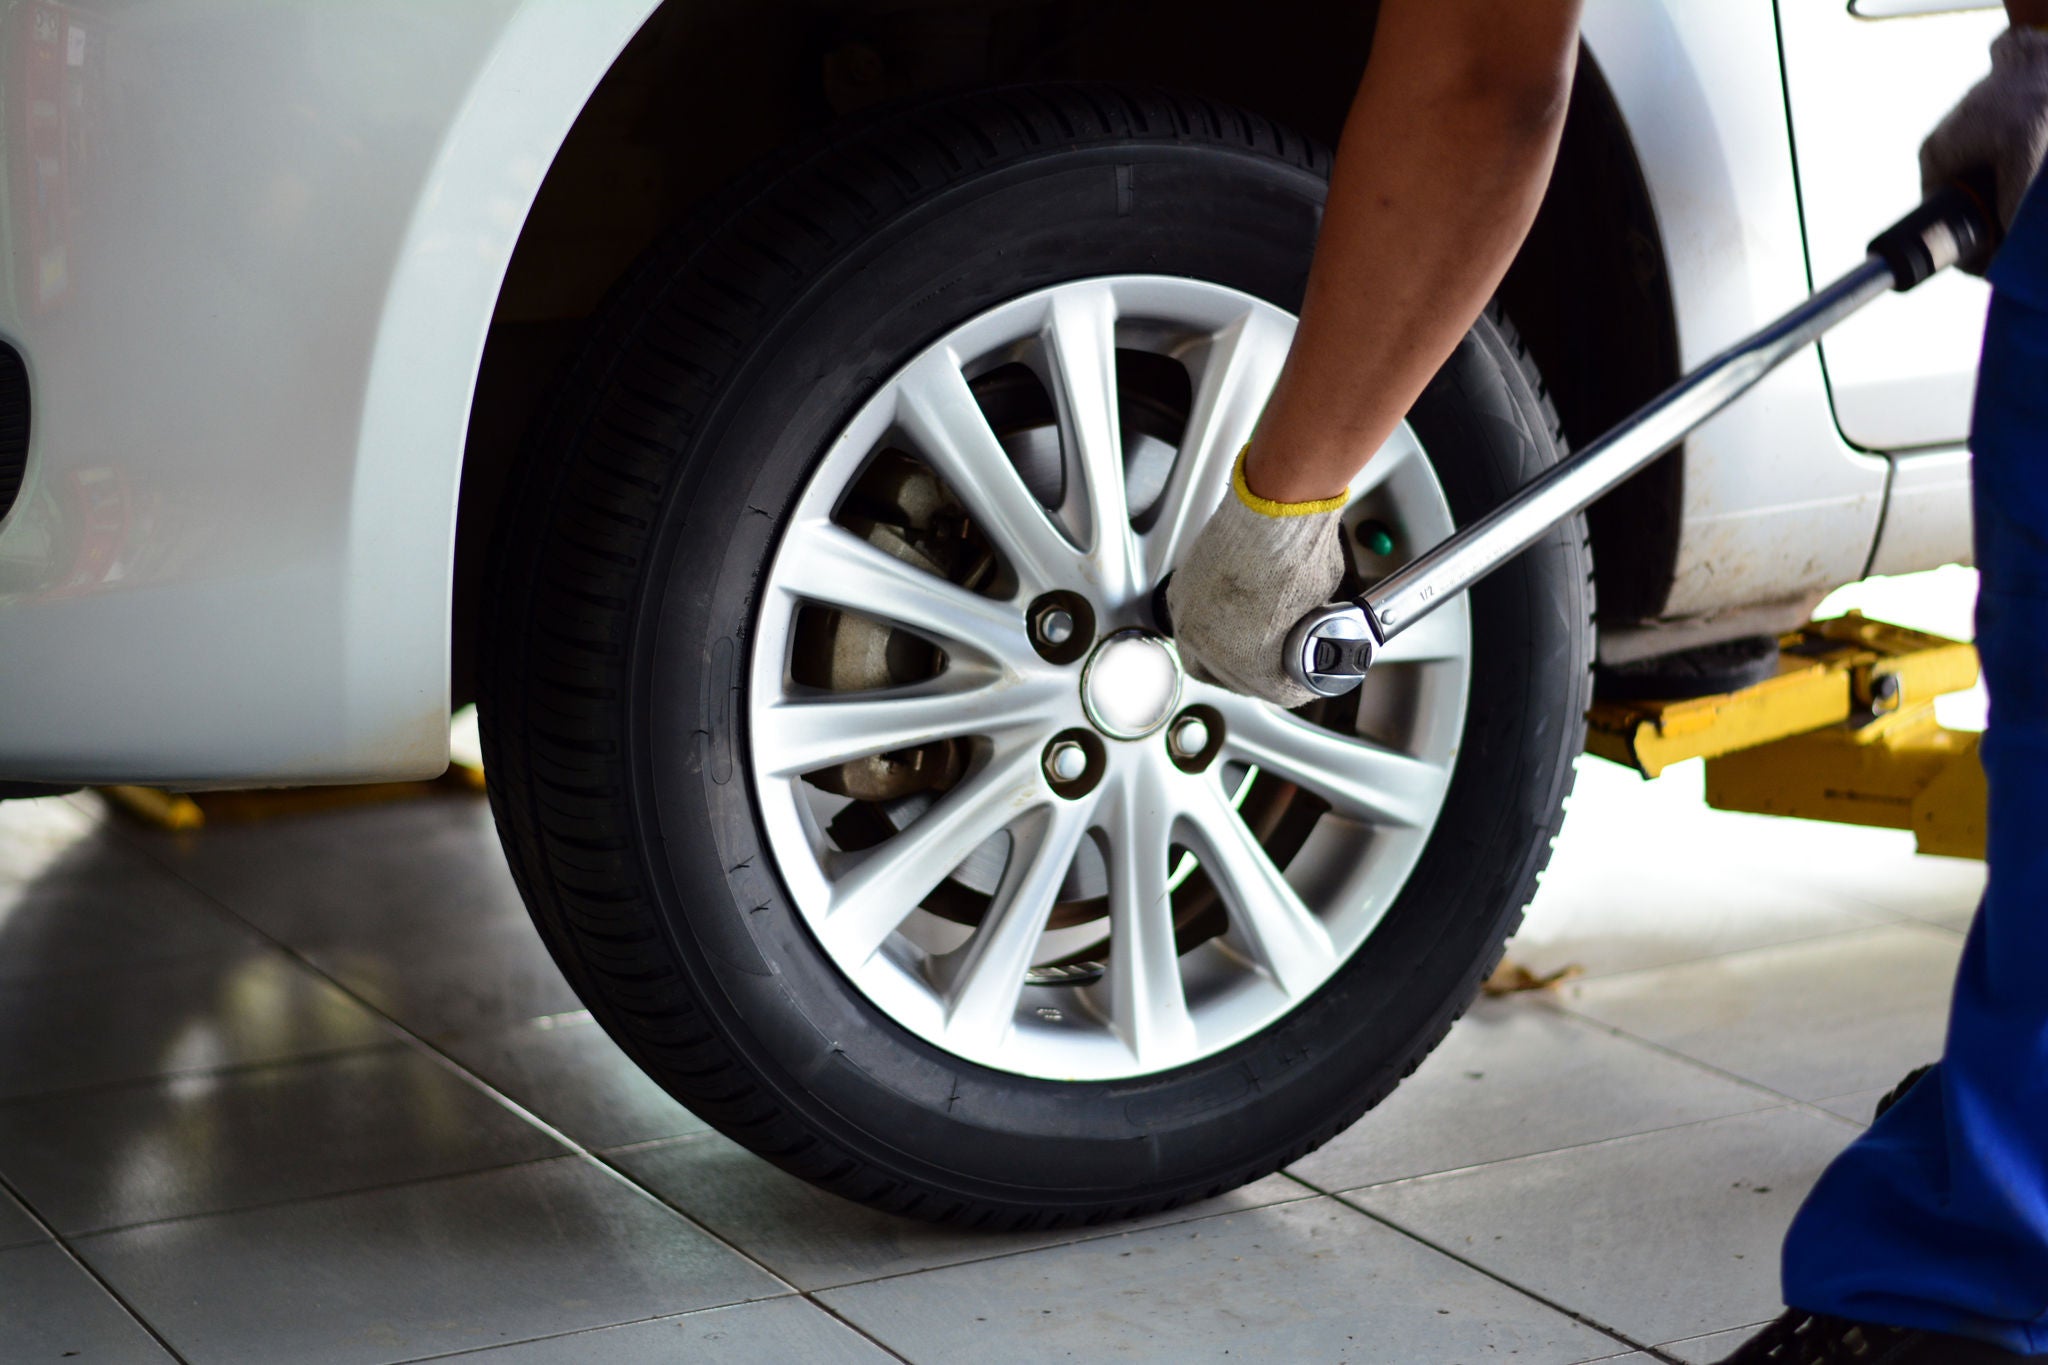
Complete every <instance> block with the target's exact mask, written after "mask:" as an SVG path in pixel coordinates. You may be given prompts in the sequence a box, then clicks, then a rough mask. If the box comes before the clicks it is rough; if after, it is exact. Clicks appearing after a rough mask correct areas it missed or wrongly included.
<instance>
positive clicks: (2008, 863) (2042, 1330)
mask: <svg viewBox="0 0 2048 1365" xmlns="http://www.w3.org/2000/svg"><path fill="white" fill-rule="evenodd" d="M1581 2H1582V0H1521V3H1518V4H1514V5H1501V4H1496V3H1490V0H1383V3H1382V4H1381V6H1380V13H1379V19H1378V26H1377V28H1376V30H1375V33H1374V38H1373V48H1372V55H1371V59H1370V61H1369V62H1368V65H1367V69H1366V73H1365V78H1364V81H1363V83H1362V84H1361V85H1360V87H1359V92H1358V97H1357V100H1356V102H1355V103H1354V104H1353V106H1352V110H1351V115H1350V118H1349V120H1348V121H1347V123H1346V125H1345V129H1344V135H1343V141H1342V147H1341V149H1340V151H1339V154H1338V157H1337V162H1336V166H1335V170H1334V174H1333V175H1332V178H1331V184H1330V198H1329V204H1328V207H1327V209H1326V211H1325V217H1324V220H1323V230H1322V237H1321V241H1320V244H1319V245H1318V248H1317V253H1316V258H1315V262H1314V265H1313V268H1312V269H1311V271H1310V274H1309V280H1308V289H1307V295H1306V297H1305V299H1304V300H1303V304H1302V310H1301V323H1300V328H1299V330H1298V331H1297V333H1296V335H1295V342H1294V347H1293V350H1292V351H1291V352H1290V353H1289V355H1288V358H1287V363H1286V366H1285V368H1284V370H1283V371H1282V373H1281V376H1280V380H1279V382H1278V384H1277V385H1276V387H1275V389H1274V392H1273V397H1272V400H1271V402H1270V404H1269V405H1268V407H1267V409H1266V412H1265V415H1264V417H1263V418H1262V419H1261V420H1260V423H1259V427H1258V430H1257V432H1256V433H1255V434H1254V436H1253V438H1252V441H1251V443H1250V444H1249V445H1248V446H1247V447H1246V448H1245V451H1244V452H1243V453H1241V454H1240V455H1239V457H1238V463H1237V466H1236V468H1235V469H1234V470H1233V472H1232V476H1231V485H1232V490H1233V491H1232V493H1230V494H1226V495H1225V497H1224V498H1223V501H1222V505H1221V506H1219V507H1218V509H1217V510H1216V513H1215V515H1214V516H1213V517H1212V518H1211V519H1210V521H1209V522H1208V524H1207V525H1206V526H1205V527H1204V528H1203V530H1202V532H1201V534H1200V535H1199V536H1198V537H1197V538H1196V540H1195V543H1194V544H1193V546H1192V547H1190V550H1189V553H1188V556H1187V559H1186V562H1185V563H1183V564H1182V565H1181V566H1180V567H1179V569H1178V570H1177V571H1176V573H1175V574H1174V577H1173V579H1172V581H1171V583H1170V584H1169V586H1168V590H1167V598H1168V606H1169V610H1170V611H1171V614H1172V618H1173V624H1174V629H1175V634H1176V637H1177V640H1178V643H1179V647H1180V650H1181V653H1182V657H1183V658H1184V659H1185V661H1186V663H1187V667H1188V670H1189V672H1191V673H1193V674H1194V675H1195V676H1197V677H1202V678H1206V679H1208V680H1210V681H1213V682H1216V683H1219V684H1221V685H1223V686H1226V687H1229V688H1232V689H1233V690H1236V691H1239V692H1243V693H1247V694H1250V695H1254V696H1259V697H1264V698H1266V699H1267V700H1270V701H1273V702H1277V703H1279V704H1280V705H1283V706H1298V705H1301V704H1302V703H1304V702H1307V701H1309V700H1310V699H1311V698H1310V694H1309V693H1308V692H1307V691H1306V689H1303V688H1301V687H1300V686H1299V685H1298V684H1296V683H1293V682H1292V681H1290V680H1289V679H1288V678H1287V677H1286V676H1285V674H1284V673H1283V672H1282V670H1281V658H1282V642H1283V640H1284V639H1285V637H1286V634H1287V631H1288V629H1289V628H1290V627H1291V626H1292V625H1293V624H1294V622H1295V621H1297V620H1298V619H1300V617H1301V616H1302V615H1303V614H1304V613H1305V612H1307V611H1308V610H1310V609H1311V608H1314V607H1317V606H1320V605H1322V604H1323V603H1325V602H1328V601H1329V600H1331V598H1332V597H1333V596H1334V595H1335V593H1336V590H1337V586H1338V580H1339V578H1340V577H1341V575H1342V573H1343V568H1344V560H1343V550H1342V549H1341V547H1340V545H1339V527H1338V517H1339V514H1340V511H1341V509H1342V508H1343V505H1344V501H1345V490H1346V489H1347V488H1348V486H1349V485H1350V483H1351V480H1352V478H1353V477H1354V476H1355V475H1356V474H1357V473H1358V471H1359V470H1360V469H1362V468H1363V467H1364V465H1365V462H1366V459H1367V458H1369V455H1370V452H1373V451H1376V450H1378V449H1379V447H1380V446H1381V445H1382V444H1383V443H1384V442H1385V441H1386V440H1387V438H1388V437H1389V436H1391V435H1392V434H1393V432H1394V429H1395V428H1396V426H1397V425H1398V424H1399V423H1400V422H1401V420H1402V418H1403V416H1404V414H1405V413H1406V412H1407V411H1408V409H1409V407H1410V406H1411V405H1412V404H1413V403H1414V402H1415V400H1416V398H1417V397H1418V396H1419V395H1420V394H1421V393H1422V391H1423V388H1424V386H1425V385H1426V384H1428V382H1429V380H1430V378H1431V377H1432V376H1433V375H1434V374H1435V373H1436V371H1437V369H1438V367H1439V366H1441V365H1442V364H1443V363H1444V361H1445V360H1447V359H1448V358H1449V357H1450V355H1451V353H1452V352H1453V350H1454V349H1455V348H1456V346H1457V345H1458V343H1459V341H1460V339H1461V338H1462V337H1463V336H1464V334H1465V332H1466V330H1467V328H1469V327H1470V326H1471V324H1472V323H1473V321H1474V320H1475V319H1476V318H1477V317H1478V315H1479V313H1480V311H1481V309H1482V308H1483V307H1484V306H1485V305H1486V302H1487V300H1488V298H1489V297H1490V296H1491V295H1492V293H1493V291H1494V289H1495V288H1496V287H1497V286H1498V285H1499V283H1500V281H1501V278H1502V276H1503V275H1504V274H1505V273H1506V271H1507V268H1508V264H1509V262H1510V260H1511V259H1512V258H1513V256H1514V254H1515V252H1516V251H1517V250H1518V248H1519V247H1520V245H1521V242H1522V239H1523V237H1524V235H1525V234H1526V233H1527V232H1528V230H1529V226H1530V224H1531V222H1532V221H1533V219H1534V218H1535V215H1536V209H1537V206H1538V204H1539V202H1540V200H1541V198H1542V195H1543V191H1544V187H1545V185H1546V182H1547V181H1548V179H1549V175H1550V169H1551V165H1552V162H1553V160H1554V158H1555V156H1556V152H1557V146H1558V141H1559V138H1560V136H1561V133H1562V130H1563V124H1564V114H1565V107H1566V102H1567V99H1568V97H1569V95H1570V91H1571V81H1572V74H1573V70H1574V65H1575V62H1576V60H1577V53H1578V22H1579V11H1580V5H1581ZM2006 9H2007V12H2008V16H2009V18H2010V20H2011V27H2010V28H2009V29H2008V30H2007V31H2006V32H2005V33H2004V34H2002V35H2000V37H1999V38H1998V39H1997V41H1996V42H1995V43H1993V45H1992V49H1991V56H1992V69H1991V75H1990V76H1989V77H1987V78H1986V79H1985V80H1984V81H1983V82H1982V83H1981V84H1979V85H1978V86H1977V87H1976V88H1975V89H1973V90H1972V91H1970V92H1969V94H1968V95H1967V96H1966V97H1965V98H1964V99H1963V101H1962V103H1961V104H1959V105H1958V106H1957V107H1956V109H1955V111H1954V112H1953V113H1951V114H1950V115H1949V116H1948V117H1947V118H1946V119H1944V120H1943V121H1942V123H1941V124H1940V125H1939V126H1938V127H1937V128H1936V129H1935V131H1934V133H1933V134H1932V136H1930V137H1929V138H1928V140H1927V142H1926V144H1925V145H1924V146H1923V147H1922V148H1921V153H1920V164H1921V175H1922V180H1923V183H1924V185H1925V188H1926V189H1927V191H1928V192H1930V193H1931V192H1933V191H1934V190H1937V189H1939V188H1941V187H1942V186H1944V185H1947V184H1949V183H1952V182H1954V181H1955V180H1956V179H1957V178H1959V177H1960V176H1962V175H1963V174H1964V173H1966V172H1971V171H1976V170H1981V169H1983V168H1986V167H1988V168H1990V169H1991V170H1993V171H1994V172H1995V173H1996V181H1997V200H1998V202H1997V204H1996V206H1995V209H1996V212H1997V214H1998V215H1999V217H2000V219H2001V221H2002V223H2003V224H2004V225H2005V227H2006V229H2007V232H2008V236H2007V238H2006V241H2005V244H2004V246H2003V247H2002V248H2001V249H2000V251H1999V253H1998V256H1997V259H1996V263H1995V265H1994V267H1993V268H1992V269H1991V271H1990V276H1989V277H1990V280H1991V284H1992V288H1993V298H1992V304H1991V311H1990V318H1989V322H1988V324H1987V329H1986V333H1985V341H1984V357H1983V363H1982V367H1981V370H1980V373H1979V378H1978V387H1977V400H1976V411H1975V416H1974V418H1973V421H1972V434H1971V448H1972V451H1973V454H1974V459H1975V473H1974V478H1975V490H1974V499H1975V515H1976V527H1975V535H1976V560H1977V565H1978V568H1979V570H1980V571H1981V577H1980V585H1981V586H1980V590H1979V596H1978V602H1977V646H1978V650H1979V653H1980V654H1981V656H1982V660H1983V668H1984V678H1985V682H1986V685H1987V687H1988V689H1989V691H1990V694H1991V699H1992V704H1993V712H1992V721H1991V725H1990V728H1989V730H1988V732H1987V734H1986V736H1985V739H1984V742H1983V747H1982V751H1981V752H1982V758H1983V763H1984V771H1985V777H1986V780H1987V783H1988V786H1989V790H1990V833H1989V841H1988V848H1987V862H1988V867H1989V880H1988V882H1987V886H1986V890H1985V893H1984V900H1983V903H1982V904H1981V905H1980V906H1979V908H1978V912H1977V917H1976V921H1975V923H1974V924H1973V925H1972V927H1971V930H1970V936H1969V941H1968V943H1967V945H1966V947H1965V950H1964V954H1963V959H1962V964H1961V967H1960V969H1959V973H1958V977H1957V982H1956V991H1955V999H1954V1003H1953V1006H1952V1009H1951V1015H1950V1023H1949V1035H1948V1041H1947V1047H1946V1051H1945V1055H1944V1057H1943V1059H1942V1060H1941V1062H1940V1063H1938V1064H1937V1065H1936V1066H1934V1067H1933V1068H1931V1069H1929V1070H1927V1071H1925V1072H1923V1073H1916V1076H1914V1077H1909V1078H1908V1080H1907V1081H1906V1082H1905V1083H1904V1084H1902V1086H1901V1088H1900V1090H1899V1091H1896V1092H1894V1097H1892V1098H1893V1100H1894V1102H1892V1103H1890V1104H1889V1105H1888V1106H1887V1107H1885V1108H1884V1109H1882V1110H1881V1112H1880V1114H1879V1116H1878V1118H1877V1120H1876V1122H1875V1123H1874V1124H1873V1125H1872V1127H1871V1128H1870V1130H1869V1131H1868V1132H1867V1133H1865V1134H1864V1135H1863V1136H1862V1137H1860V1138H1858V1139H1857V1140H1856V1141H1855V1142H1854V1143H1852V1144H1851V1145H1850V1146H1849V1147H1848V1149H1847V1150H1846V1151H1844V1152H1843V1153H1842V1154H1841V1155H1840V1156H1839V1157H1838V1158H1836V1160H1835V1161H1834V1163H1833V1164H1832V1165H1831V1166H1830V1167H1829V1168H1828V1170H1827V1171H1826V1173H1825V1174H1824V1175H1823V1176H1822V1177H1821V1180H1820V1182H1819V1184H1818V1185H1817V1186H1816V1187H1815V1189H1814V1190H1813V1192H1812V1194H1811V1195H1810V1196H1809V1197H1808V1198H1807V1201H1806V1203H1805V1205H1804V1207H1803V1208H1801V1210H1800V1211H1799V1214H1798V1215H1797V1217H1796V1218H1795V1219H1794V1221H1793V1225H1792V1229H1791V1232H1790V1233H1789V1235H1788V1236H1787V1239H1786V1244H1785V1253H1784V1266H1783V1275H1784V1290H1785V1302H1786V1303H1787V1304H1789V1305H1792V1306H1791V1308H1790V1309H1789V1310H1788V1311H1787V1312H1786V1313H1785V1315H1784V1316H1783V1317H1781V1318H1780V1319H1778V1321H1776V1322H1775V1323H1773V1324H1771V1325H1770V1326H1768V1327H1767V1328H1765V1329H1764V1330H1763V1331H1762V1332H1761V1333H1760V1334H1759V1335H1758V1336H1756V1337H1755V1338H1753V1339H1752V1340H1751V1341H1749V1342H1748V1343H1747V1344H1746V1345H1744V1346H1743V1347H1741V1348H1740V1349H1739V1350H1737V1351H1736V1352H1735V1354H1734V1355H1732V1356H1730V1357H1729V1358H1728V1362H1727V1365H1737V1363H1738V1362H1744V1363H1746V1362H1765V1361H1770V1362H1801V1363H1802V1365H1824V1363H1825V1362H1833V1361H1844V1362H1846V1361H1855V1362H1857V1365H1921V1363H1923V1362H1924V1363H1925V1365H1974V1363H1975V1362H1980V1361H1994V1360H2015V1359H2022V1358H2027V1357H2031V1356H2037V1355H2048V989H2043V988H2042V986H2041V984H2040V977H2039V974H2040V964H2041V963H2043V962H2048V903H2044V902H2048V836H2044V834H2043V833H2042V831H2043V830H2048V185H2044V187H2043V188H2042V189H2038V190H2035V191H2034V192H2033V193H2031V194H2029V193H2028V186H2029V185H2030V183H2032V182H2033V181H2034V178H2035V174H2036V172H2037V171H2038V169H2039V167H2040V164H2041V161H2042V157H2043V152H2044V149H2048V0H2006ZM1452 167H1455V168H1456V171H1455V173H1451V172H1449V171H1448V169H1447V168H1452ZM2023 201H2024V202H2023ZM1916 1082H1917V1083H1916Z"/></svg>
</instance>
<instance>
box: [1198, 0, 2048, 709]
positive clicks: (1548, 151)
mask: <svg viewBox="0 0 2048 1365" xmlns="http://www.w3.org/2000/svg"><path fill="white" fill-rule="evenodd" d="M2030 2H2031V0H2030ZM2044 2H2048V0H2044ZM1580 5H1581V0H1518V3H1514V4H1502V3H1500V0H1383V3H1382V4H1381V6H1380V13H1379V20H1378V24H1377V27H1376V28H1375V30H1374V33H1373V44H1372V56H1371V59H1370V61H1369V62H1368V63H1367V66H1366V71H1365V78H1364V81H1363V83H1362V84H1361V85H1360V86H1359V90H1358V96H1357V99H1356V101H1355V102H1354V103H1353V105H1352V108H1351V116H1350V118H1349V120H1348V121H1347V122H1346V124H1345V127H1344V136H1343V140H1342V144H1341V146H1340V148H1339V150H1338V154H1337V164H1336V168H1335V173H1334V175H1333V176H1332V179H1331V184H1330V198H1329V204H1328V207H1327V208H1326V209H1325V211H1324V218H1323V226H1322V235H1321V238H1320V240H1319V242H1318V244H1317V247H1316V257H1315V262H1314V265H1313V267H1312V268H1311V270H1310V272H1309V281H1308V293H1307V297H1306V299H1305V300H1304V302H1303V305H1302V313H1301V325H1300V328H1299V330H1298V331H1297V332H1296V334H1295V339H1294V347H1293V349H1292V350H1291V351H1290V352H1289V354H1288V357H1287V364H1286V367H1285V368H1284V370H1283V371H1282V373H1281V376H1280V380H1279V383H1278V385H1277V386H1276V387H1275V389H1274V393H1273V397H1272V401H1271V402H1270V403H1269V404H1268V405H1267V408H1266V412H1265V415H1264V417H1263V418H1261V419H1260V422H1259V427H1258V431H1257V434H1256V435H1255V436H1254V437H1253V438H1252V443H1251V445H1250V447H1249V448H1248V451H1247V453H1246V455H1245V457H1244V459H1243V461H1242V463H1241V464H1240V466H1239V468H1238V470H1237V471H1236V473H1235V474H1234V475H1233V479H1232V485H1233V490H1234V491H1233V492H1232V493H1231V494H1226V495H1225V497H1224V500H1223V504H1222V506H1221V507H1219V508H1218V509H1217V512H1216V515H1215V516H1214V517H1213V518H1212V519H1211V521H1210V522H1209V524H1208V525H1207V526H1206V527H1204V528H1203V531H1202V533H1201V535H1200V536H1198V537H1197V538H1196V540H1195V543H1194V544H1193V545H1192V546H1191V547H1190V549H1189V552H1188V555H1187V557H1186V559H1185V561H1184V562H1183V563H1182V564H1181V565H1180V567H1179V568H1178V569H1177V570H1176V571H1175V574H1174V577H1173V582H1172V584H1171V585H1170V587H1169V589H1168V604H1169V609H1170V611H1171V613H1172V616H1173V625H1174V632H1175V635H1176V638H1177V640H1178V643H1179V645H1180V649H1181V653H1182V656H1183V658H1184V659H1185V660H1186V661H1187V664H1188V667H1189V670H1190V671H1191V672H1193V673H1194V674H1195V675H1196V676H1198V677H1202V678H1206V679H1208V680H1209V681H1212V682H1217V683H1220V684H1222V685H1224V686H1226V687H1230V688H1232V689H1234V690H1236V691H1239V692H1245V693H1249V694H1252V695H1255V696H1262V697H1265V698H1267V699H1269V700H1273V701H1279V702H1281V703H1283V704H1285V705H1290V706H1293V705H1300V704H1301V703H1302V702H1305V701H1307V700H1309V699H1310V697H1309V694H1308V693H1307V692H1306V691H1305V690H1304V689H1302V688H1301V687H1299V685H1297V684H1294V683H1292V682H1290V681H1289V680H1288V679H1287V678H1286V676H1285V675H1284V674H1283V673H1282V672H1281V670H1280V648H1281V643H1282V641H1283V640H1284V639H1285V637H1286V633H1287V630H1288V629H1289V628H1290V627H1291V626H1292V625H1293V624H1294V622H1295V620H1296V619H1298V618H1299V617H1300V616H1301V615H1302V614H1303V613H1304V612H1306V611H1307V610H1308V609H1310V608H1311V607H1315V606H1320V605H1321V604H1322V603H1324V602H1326V601H1328V600H1329V599H1330V596H1331V594H1332V593H1334V592H1335V590H1336V587H1337V581H1338V578H1339V577H1340V576H1341V574H1342V571H1343V558H1342V551H1341V549H1340V548H1339V546H1338V543H1337V524H1336V523H1337V512H1338V509H1339V508H1341V506H1342V504H1343V496H1344V492H1345V489H1346V487H1347V486H1348V485H1349V484H1350V482H1351V479H1352V476H1353V475H1355V474H1356V473H1357V472H1358V471H1359V470H1360V469H1361V468H1363V467H1364V465H1365V463H1366V461H1367V460H1368V459H1370V458H1371V456H1372V454H1373V452H1374V451H1376V450H1378V449H1379V447H1380V446H1381V445H1382V444H1383V443H1384V442H1385V441H1386V439H1387V438H1388V437H1389V436H1390V435H1392V434H1393V431H1394V429H1395V427H1396V426H1398V425H1399V423H1400V421H1401V419H1402V418H1403V416H1404V415H1405V414H1406V413H1407V411H1408V409H1409V407H1410V406H1411V405H1412V404H1413V403H1414V402H1415V400H1416V398H1417V397H1418V396H1420V394H1421V393H1422V390H1423V387H1424V386H1425V385H1426V384H1427V383H1428V382H1429V380H1430V378H1431V377H1432V376H1433V375H1434V374H1435V373H1436V372H1437V370H1438V369H1439V368H1440V367H1441V366H1442V365H1443V363H1444V361H1445V360H1447V359H1448V358H1449V357H1450V354H1451V352H1452V351H1453V350H1454V349H1456V347H1457V344H1458V342H1459V340H1460V339H1461V338H1462V337H1463V336H1464V335H1465V332H1466V331H1467V329H1469V328H1470V327H1471V325H1472V323H1473V320H1474V319H1476V318H1477V317H1478V315H1479V312H1480V310H1481V309H1482V308H1484V307H1485V306H1486V301H1487V299H1488V298H1490V297H1491V296H1492V294H1493V291H1494V289H1495V288H1496V287H1497V286H1498V285H1499V284H1500V280H1501V277H1502V276H1503V275H1504V274H1506V272H1507V268H1508V263H1509V262H1510V261H1511V260H1513V258H1514V255H1515V252H1516V250H1517V249H1519V248H1520V246H1521V244H1522V239H1523V237H1524V236H1525V235H1526V234H1527V232H1528V230H1529V224H1530V223H1531V221H1532V220H1533V219H1534V218H1535V216H1536V209H1537V205H1538V204H1539V203H1540V202H1541V201H1542V198H1543V191H1544V187H1545V186H1546V185H1547V184H1548V182H1549V179H1550V169H1551V165H1552V162H1553V161H1554V160H1555V158H1556V155H1557V144H1558V139H1559V136H1560V135H1561V133H1562V131H1563V128H1564V116H1565V107H1566V104H1567V103H1568V101H1569V98H1570V95H1571V84H1572V73H1573V70H1574V66H1575V63H1576V59H1577V55H1578V23H1579V10H1580Z"/></svg>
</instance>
